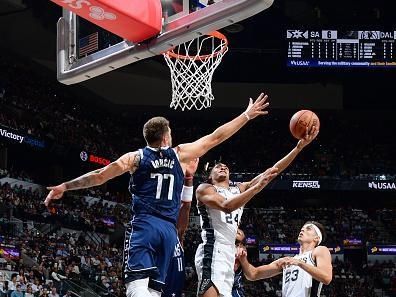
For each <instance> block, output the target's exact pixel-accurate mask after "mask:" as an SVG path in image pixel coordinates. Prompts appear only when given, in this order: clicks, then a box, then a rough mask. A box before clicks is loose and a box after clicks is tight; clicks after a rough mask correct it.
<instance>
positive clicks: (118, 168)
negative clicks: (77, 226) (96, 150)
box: [44, 152, 140, 206]
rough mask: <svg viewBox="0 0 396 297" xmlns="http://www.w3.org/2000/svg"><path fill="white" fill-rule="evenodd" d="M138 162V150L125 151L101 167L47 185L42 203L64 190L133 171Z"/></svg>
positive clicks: (83, 187) (60, 196) (54, 197)
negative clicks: (58, 182) (55, 183)
mask: <svg viewBox="0 0 396 297" xmlns="http://www.w3.org/2000/svg"><path fill="white" fill-rule="evenodd" d="M139 162H140V154H139V152H131V153H127V154H125V155H123V156H121V157H120V158H118V159H117V160H116V161H114V162H112V163H110V164H109V165H107V166H105V167H103V168H99V169H97V170H94V171H91V172H88V173H86V174H84V175H82V176H80V177H77V178H75V179H73V180H71V181H68V182H65V183H62V184H60V185H58V186H54V187H47V189H48V190H50V192H49V193H48V195H47V197H46V198H45V201H44V204H45V205H46V206H48V205H49V203H50V202H51V200H54V199H60V198H62V196H63V193H64V192H66V191H71V190H78V189H85V188H90V187H94V186H99V185H102V184H104V183H105V182H107V181H108V180H110V179H113V178H115V177H117V176H119V175H121V174H123V173H125V172H127V171H130V172H134V171H135V170H136V169H137V168H138V167H139Z"/></svg>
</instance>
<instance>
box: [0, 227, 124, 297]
mask: <svg viewBox="0 0 396 297" xmlns="http://www.w3.org/2000/svg"><path fill="white" fill-rule="evenodd" d="M3 241H4V242H5V243H7V244H12V245H15V246H17V247H18V248H19V249H20V250H21V253H22V254H23V255H26V256H28V257H29V258H30V259H32V260H33V261H34V263H36V264H35V265H33V266H28V265H26V264H25V263H24V261H23V260H22V258H21V259H20V260H14V261H13V260H8V262H11V263H12V264H10V265H9V266H10V268H11V269H12V270H13V271H18V272H19V274H18V275H16V274H12V275H11V276H10V277H5V276H4V275H3V278H2V279H1V281H0V287H1V289H2V290H1V291H2V293H3V294H7V296H8V297H9V296H13V295H12V291H15V290H17V286H20V291H22V292H29V293H32V294H33V295H34V296H46V297H59V295H58V296H55V294H62V295H61V296H63V294H67V292H68V291H73V292H76V293H77V292H78V290H81V288H85V286H84V284H87V283H89V284H90V285H91V288H93V289H94V290H96V291H97V292H98V293H99V294H101V295H102V296H110V295H113V296H124V295H125V292H124V286H123V285H122V277H121V275H122V249H121V248H119V247H117V246H116V245H114V246H112V245H108V244H107V245H106V244H103V245H102V246H101V247H100V248H98V247H97V246H95V245H94V244H92V243H90V242H88V241H87V240H86V239H85V238H84V236H79V237H77V236H75V234H70V233H65V234H63V235H60V236H59V235H56V234H51V235H45V234H41V233H39V232H37V231H36V230H35V229H30V230H29V229H27V228H25V229H24V232H23V233H22V234H20V235H19V236H18V237H14V238H8V237H6V238H3ZM3 268H6V267H3ZM6 278H8V279H6ZM51 294H53V295H51ZM13 297H14V296H13ZM16 297H18V296H16Z"/></svg>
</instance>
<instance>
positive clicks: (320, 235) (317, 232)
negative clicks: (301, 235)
mask: <svg viewBox="0 0 396 297" xmlns="http://www.w3.org/2000/svg"><path fill="white" fill-rule="evenodd" d="M305 226H311V227H312V228H314V230H315V232H316V234H317V235H318V237H319V242H318V245H319V244H320V243H321V242H322V239H323V237H322V232H320V229H319V228H318V227H317V226H316V225H315V224H306V225H305Z"/></svg>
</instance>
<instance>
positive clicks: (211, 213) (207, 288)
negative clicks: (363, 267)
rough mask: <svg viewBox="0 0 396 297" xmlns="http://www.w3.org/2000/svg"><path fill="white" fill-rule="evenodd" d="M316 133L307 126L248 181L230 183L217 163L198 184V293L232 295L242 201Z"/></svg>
mask: <svg viewBox="0 0 396 297" xmlns="http://www.w3.org/2000/svg"><path fill="white" fill-rule="evenodd" d="M318 133H319V131H318V130H317V129H316V128H315V127H313V128H312V130H311V131H310V132H309V133H308V130H307V134H306V136H305V138H304V139H302V140H300V141H299V142H298V144H297V145H296V147H295V148H293V150H292V151H291V152H289V153H288V154H287V155H286V156H285V157H284V158H282V159H281V160H279V161H278V162H277V163H276V164H275V165H274V166H273V167H272V168H269V169H267V170H266V171H265V172H264V173H262V174H260V175H258V176H256V177H255V178H254V179H252V180H251V181H249V182H245V183H240V184H238V185H237V186H230V179H229V176H230V172H229V169H228V167H227V166H226V165H225V164H222V163H218V164H217V165H215V166H214V167H213V168H212V170H211V172H210V175H209V183H204V184H201V185H199V187H198V188H197V190H196V197H197V200H198V210H199V213H200V216H201V228H202V233H201V236H202V241H203V243H201V244H200V245H199V246H198V249H197V251H196V254H195V267H196V270H197V274H198V296H203V297H217V296H222V297H230V296H231V291H232V285H233V282H234V262H235V252H236V249H235V237H236V233H237V229H238V225H239V222H240V220H241V216H242V212H243V207H244V205H245V204H246V203H247V202H249V201H250V200H251V199H252V198H253V197H254V196H255V195H256V194H257V193H259V192H260V191H261V190H262V189H263V188H264V187H265V186H266V185H267V184H268V183H269V182H270V181H271V180H272V179H274V178H275V177H276V175H277V174H278V172H279V173H280V172H282V171H283V170H285V169H286V168H287V167H288V166H289V165H290V163H291V162H292V161H293V160H294V159H295V158H296V156H297V155H298V154H299V153H300V152H301V150H302V149H303V148H304V147H305V146H307V145H308V144H309V143H311V142H312V141H313V139H315V137H316V136H317V135H318Z"/></svg>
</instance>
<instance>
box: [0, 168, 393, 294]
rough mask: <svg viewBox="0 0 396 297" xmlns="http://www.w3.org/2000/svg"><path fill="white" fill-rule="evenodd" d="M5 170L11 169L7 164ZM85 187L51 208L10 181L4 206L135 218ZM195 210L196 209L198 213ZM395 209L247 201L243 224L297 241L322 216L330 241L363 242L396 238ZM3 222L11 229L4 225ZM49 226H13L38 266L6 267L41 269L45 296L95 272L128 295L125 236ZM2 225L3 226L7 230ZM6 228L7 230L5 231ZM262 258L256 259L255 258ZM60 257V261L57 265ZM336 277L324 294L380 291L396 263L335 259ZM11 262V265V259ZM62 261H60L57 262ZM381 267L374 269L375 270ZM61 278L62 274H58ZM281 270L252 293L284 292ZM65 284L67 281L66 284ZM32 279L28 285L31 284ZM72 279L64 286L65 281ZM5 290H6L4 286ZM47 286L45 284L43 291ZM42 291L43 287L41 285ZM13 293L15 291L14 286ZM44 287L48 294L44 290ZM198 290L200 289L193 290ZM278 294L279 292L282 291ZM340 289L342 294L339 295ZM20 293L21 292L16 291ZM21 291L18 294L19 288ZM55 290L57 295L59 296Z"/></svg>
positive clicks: (188, 246) (96, 224) (54, 219)
mask: <svg viewBox="0 0 396 297" xmlns="http://www.w3.org/2000/svg"><path fill="white" fill-rule="evenodd" d="M2 173H3V174H6V175H9V173H7V172H5V171H2ZM76 193H77V194H78V195H75V196H73V197H68V198H67V199H63V200H61V201H59V202H58V203H56V204H54V206H53V208H52V209H51V208H50V209H49V210H48V209H46V208H45V207H44V205H43V203H42V201H43V196H42V195H41V194H40V193H39V192H38V191H32V190H31V189H23V188H22V187H20V186H14V187H11V186H10V185H9V184H7V183H6V184H3V185H1V186H0V204H1V205H3V206H5V208H6V210H7V211H8V214H7V215H6V216H5V217H8V218H10V217H11V215H12V216H13V217H15V218H18V219H21V220H22V221H27V220H29V221H32V220H33V221H34V223H35V224H36V223H37V222H44V223H52V224H54V223H55V224H56V225H57V226H59V227H68V228H71V229H75V230H79V231H94V232H97V233H108V232H109V231H111V230H114V228H115V227H114V226H109V225H106V224H105V223H104V221H103V220H101V219H100V218H108V217H111V218H113V220H114V221H115V222H116V224H118V225H116V226H117V228H122V226H123V225H124V224H125V223H126V222H128V220H129V209H128V207H127V206H125V205H122V204H119V203H117V204H111V203H109V202H106V201H105V200H103V199H98V200H96V202H94V203H92V204H90V205H88V203H89V202H87V200H85V199H84V198H83V196H84V195H88V194H90V195H91V196H94V195H95V192H90V193H88V192H80V193H78V192H76ZM192 215H194V213H192ZM394 217H395V213H394V210H392V209H387V210H384V209H364V210H362V209H351V208H331V209H330V208H315V209H313V208H298V209H290V208H282V207H278V208H267V209H245V214H244V216H243V221H242V224H241V228H242V229H243V230H245V233H246V234H247V235H248V236H250V235H255V236H256V237H257V239H258V242H266V243H294V242H295V236H296V234H298V231H299V228H300V227H301V225H302V224H303V223H304V222H305V221H307V220H318V221H320V222H321V223H323V225H325V227H326V233H327V241H326V243H327V244H342V243H343V242H342V241H343V240H344V239H349V238H351V239H360V240H362V244H363V246H362V248H365V246H364V244H366V243H367V244H368V243H371V242H372V243H377V244H378V243H383V244H389V243H392V242H395V238H396V237H395V235H396V234H395V230H396V228H395V225H394V224H395V221H394ZM0 230H6V229H5V228H2V229H1V226H0ZM58 230H59V229H56V230H55V233H48V234H43V233H40V232H37V230H36V229H34V228H33V229H29V228H28V227H27V226H25V229H24V233H23V234H21V235H19V236H18V237H16V238H15V237H14V238H13V239H10V236H15V234H8V235H7V236H3V238H2V239H1V240H2V241H3V242H6V243H8V244H14V245H16V246H18V247H20V249H21V252H22V254H24V255H27V256H28V257H30V258H31V259H33V261H34V262H35V263H37V264H36V265H35V267H28V266H26V265H24V263H23V262H20V261H19V262H18V261H17V262H11V263H12V264H10V263H9V262H6V263H4V265H3V268H7V267H8V268H9V269H10V270H13V271H19V270H20V269H23V273H24V274H26V275H30V274H31V273H33V275H35V274H37V272H36V270H37V271H39V272H40V271H42V274H44V275H46V277H45V278H44V279H43V278H41V279H39V284H36V286H38V287H40V285H41V286H42V287H43V289H42V291H43V292H42V293H40V290H37V288H36V287H34V286H33V284H34V283H35V280H34V278H33V282H32V280H30V283H31V288H29V290H32V291H34V292H33V294H34V293H36V295H37V294H39V295H38V296H45V295H43V294H49V293H45V292H47V291H48V292H50V291H51V290H52V289H51V288H52V287H53V286H55V285H56V286H57V287H56V290H57V293H58V294H59V293H61V294H65V293H66V292H67V290H69V287H68V286H73V284H74V285H76V284H77V286H78V285H81V281H82V280H89V282H90V284H91V285H92V286H95V287H96V288H97V290H99V291H100V292H102V293H103V292H106V294H108V293H109V292H110V293H112V294H115V295H119V296H121V295H122V294H123V292H122V291H121V289H120V288H123V287H122V286H121V279H122V274H121V272H122V270H121V265H122V248H121V245H122V240H121V241H120V242H117V243H116V244H113V245H108V244H106V243H104V242H101V247H100V248H99V249H98V246H97V243H92V242H88V241H87V239H86V238H85V237H84V236H83V235H84V234H85V233H84V232H83V233H80V234H83V235H80V236H79V237H77V236H76V234H71V233H66V234H59V233H56V231H58ZM2 233H3V232H2ZM5 234H6V233H5ZM200 242H201V239H200V228H199V227H198V226H197V225H191V226H190V228H189V230H188V231H187V234H186V237H185V240H184V250H185V258H186V267H187V268H186V274H187V282H186V290H187V292H190V293H191V294H193V293H192V292H195V288H196V285H197V280H196V275H195V271H194V264H193V263H194V255H195V250H196V247H197V246H198V244H199V243H200ZM269 260H272V258H270V259H266V260H264V262H259V260H258V259H257V258H253V259H252V261H253V262H254V263H255V264H256V265H259V264H263V263H266V262H265V261H269ZM55 264H56V265H55ZM333 264H334V280H333V283H332V284H331V285H330V286H328V287H325V289H324V294H325V296H327V297H333V296H334V297H335V296H341V295H339V292H341V291H342V292H345V293H343V294H345V295H343V296H374V295H373V294H374V292H375V290H379V289H380V288H383V289H390V288H393V283H394V282H395V266H394V263H393V262H388V263H377V262H375V263H370V262H367V263H364V264H362V267H360V268H359V267H356V266H352V265H351V263H349V262H347V261H346V262H343V261H341V260H337V259H336V260H335V261H334V263H333ZM7 265H8V266H7ZM55 266H56V267H57V268H56V267H55ZM53 271H55V272H56V273H58V274H59V275H60V276H64V277H66V278H65V280H62V281H61V282H59V283H56V280H54V279H52V283H51V282H48V281H47V280H51V276H50V275H51V274H52V272H53ZM373 275H375V277H373ZM58 278H59V277H58ZM279 281H280V279H279V278H274V279H271V280H264V281H260V282H255V283H249V282H247V283H246V292H247V296H257V295H256V294H257V292H267V295H266V296H279V292H280V285H279ZM28 284H29V281H26V282H25V283H23V284H21V291H24V290H25V291H26V292H27V290H28V287H30V286H28ZM61 284H62V286H60V285H61ZM24 285H25V286H24ZM63 285H65V287H63ZM3 291H4V290H3ZM44 291H45V292H44ZM37 292H39V293H37ZM9 293H10V292H9ZM40 294H41V295H40ZM194 294H195V293H194ZM277 294H278V295H277ZM337 294H338V295H337ZM14 295H15V294H14ZM13 297H18V296H13ZM54 297H55V296H54Z"/></svg>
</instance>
